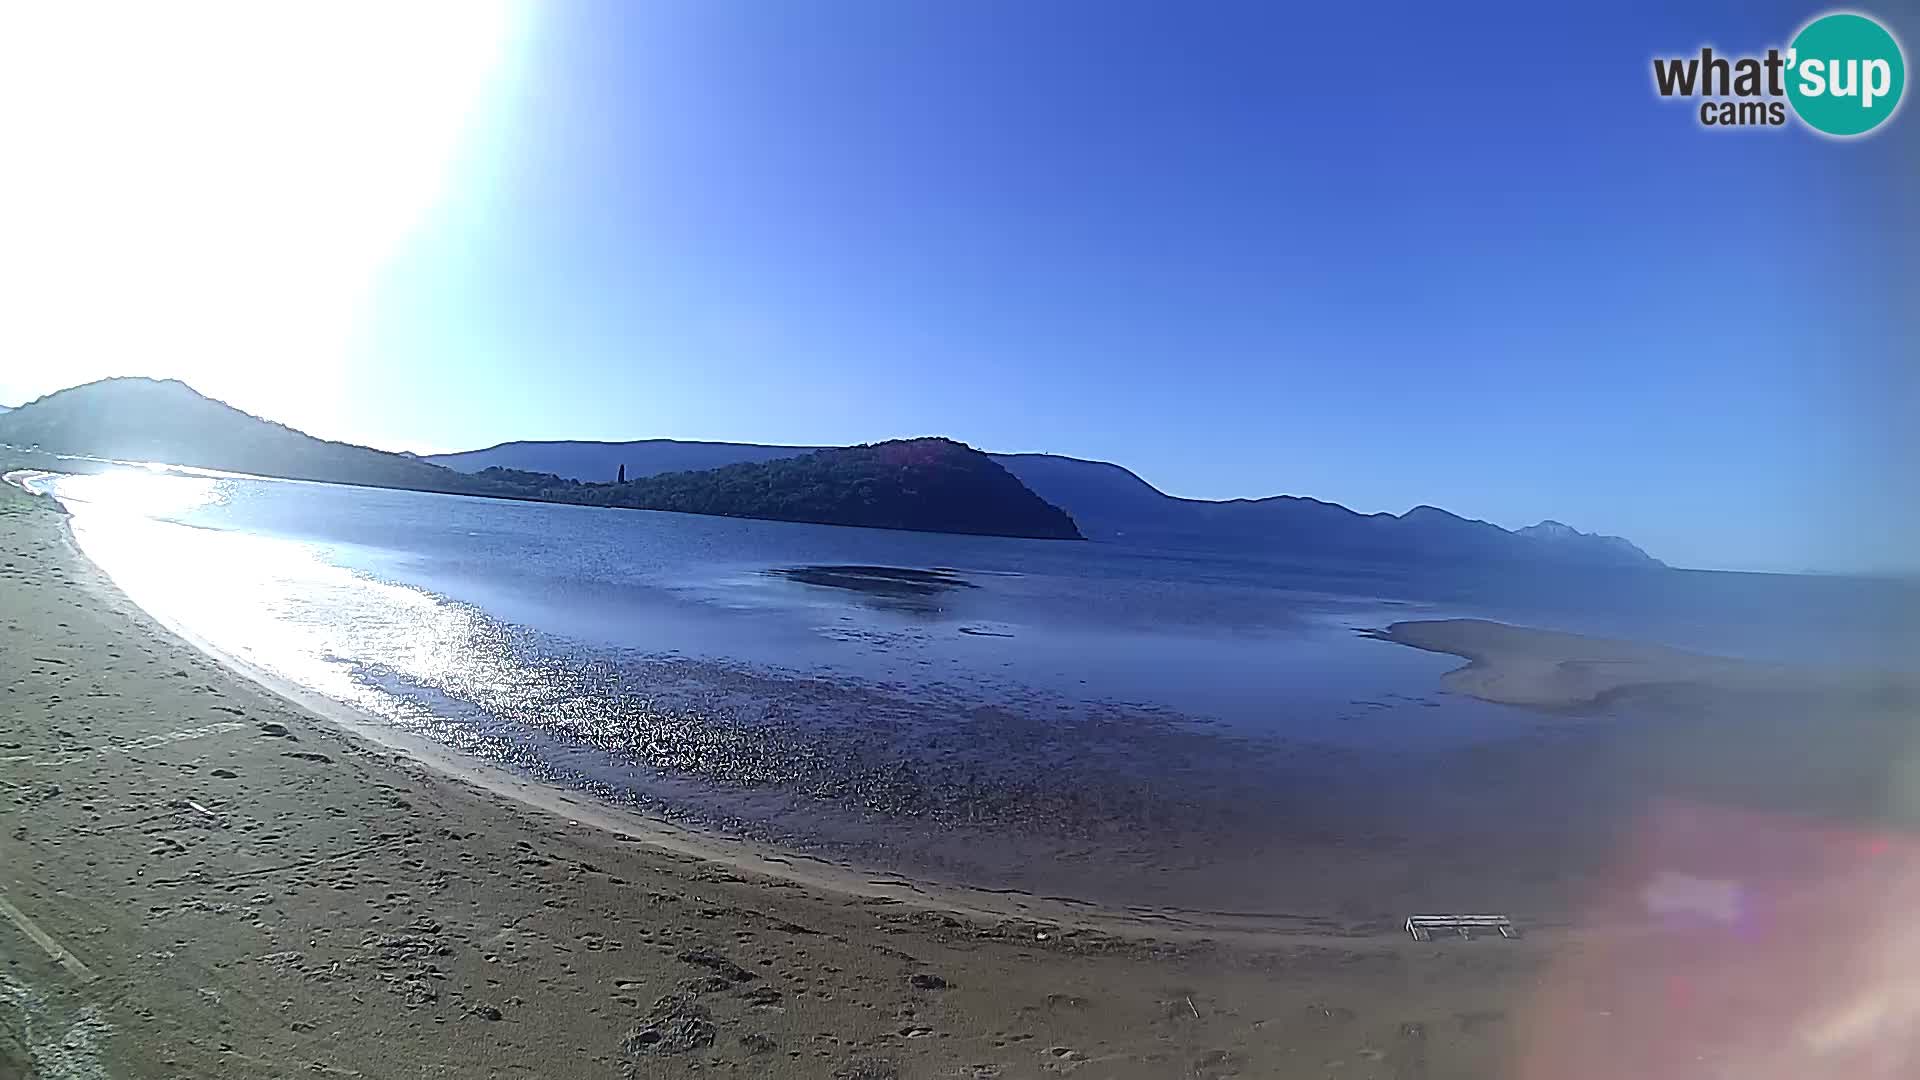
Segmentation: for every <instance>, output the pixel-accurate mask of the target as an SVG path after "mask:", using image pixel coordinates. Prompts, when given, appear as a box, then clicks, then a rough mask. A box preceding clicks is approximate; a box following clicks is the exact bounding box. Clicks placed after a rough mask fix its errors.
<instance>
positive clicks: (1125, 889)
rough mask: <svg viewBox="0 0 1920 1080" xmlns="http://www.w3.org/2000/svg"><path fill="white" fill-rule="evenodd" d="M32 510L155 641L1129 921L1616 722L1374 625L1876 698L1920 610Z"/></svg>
mask: <svg viewBox="0 0 1920 1080" xmlns="http://www.w3.org/2000/svg"><path fill="white" fill-rule="evenodd" d="M31 485H32V486H35V487H37V488H38V489H41V490H48V491H51V492H52V493H53V494H55V495H56V496H58V497H59V498H60V499H61V500H62V501H63V502H64V503H65V504H66V505H67V506H68V508H69V509H70V510H71V511H72V513H73V524H74V530H75V533H76V535H77V537H78V538H79V541H80V543H81V545H82V547H83V548H84V550H85V551H86V552H87V554H88V555H89V556H90V557H91V558H93V559H94V560H95V561H96V562H98V563H99V564H100V565H101V566H102V567H103V568H104V569H106V570H107V572H108V573H110V574H111V575H112V576H113V578H114V579H115V580H116V581H117V582H119V583H120V585H121V586H122V587H123V588H124V589H125V590H126V591H127V592H128V594H129V595H130V596H132V597H133V598H134V600H135V601H136V602H138V603H140V604H141V605H142V606H144V607H146V608H148V609H149V610H151V611H154V612H155V613H156V614H159V615H161V616H162V617H164V618H165V619H167V620H169V621H172V622H175V623H177V624H178V625H181V626H183V627H185V628H187V629H188V630H190V631H191V632H192V633H194V634H195V635H197V636H199V637H201V638H203V639H205V640H206V641H208V642H210V643H211V644H213V645H214V646H216V647H217V648H219V649H220V650H222V651H224V652H227V653H230V654H233V655H236V656H238V657H241V658H243V659H244V660H246V661H248V662H249V663H251V664H253V665H255V666H257V667H259V668H261V669H264V670H266V671H269V672H271V673H273V674H275V675H277V676H279V677H282V678H284V679H288V680H291V681H294V682H296V683H299V684H302V685H304V686H306V687H309V688H310V689H312V690H315V691H318V692H320V693H323V694H325V695H328V696H330V697H332V698H335V699H337V700H340V701H342V702H344V703H347V704H350V705H353V706H355V707H357V708H359V709H361V710H363V711H364V712H366V713H368V714H371V715H372V716H375V717H377V718H380V719H381V720H382V721H384V722H387V723H391V724H394V725H397V726H400V727H404V728H406V729H408V730H410V731H413V732H416V733H419V734H424V735H427V736H429V737H432V738H435V739H437V740H440V741H442V742H444V743H446V744H447V745H449V746H451V747H453V748H455V749H457V750H459V751H461V752H463V753H468V754H473V755H478V756H480V757H483V758H486V759H488V760H490V761H493V762H495V763H497V764H498V765H499V766H500V767H502V768H507V769H512V770H516V771H519V772H522V773H527V774H531V775H534V776H536V777H539V778H542V779H545V780H548V781H551V782H553V783H557V784H562V785H567V786H572V787H577V788H582V789H585V790H589V791H593V792H595V793H597V794H599V795H601V796H603V797H605V798H609V799H613V800H616V801H619V802H623V803H629V804H632V805H635V806H637V807H639V808H641V809H644V810H647V811H649V812H653V813H658V814H663V815H667V816H671V817H675V818H679V819H683V820H690V821H694V822H698V823H703V824H707V825H710V826H714V827H719V828H723V829H727V830H731V831H735V832H738V833H743V834H749V835H754V836H757V837H761V838H765V839H770V840H775V841H778V842H781V843H785V844H789V845H793V846H796V847H801V848H806V849H812V850H818V851H821V852H823V853H829V854H837V855H844V856H848V857H856V858H858V859H862V860H865V861H867V862H868V863H870V864H873V865H878V866H885V867H888V868H893V869H901V870H908V871H917V872H924V873H928V874H931V875H934V876H946V877H951V878H965V879H969V880H973V881H979V882H982V883H989V884H995V885H1006V886H1010V887H1023V888H1033V889H1048V890H1052V891H1069V892H1073V893H1074V894H1075V895H1082V896H1090V897H1094V898H1097V899H1101V900H1107V901H1113V902H1128V903H1164V904H1173V905H1187V906H1205V905H1209V904H1212V905H1219V904H1222V903H1225V904H1230V905H1231V904H1239V905H1248V906H1253V907H1258V906H1259V905H1260V904H1261V902H1262V900H1263V898H1265V897H1268V896H1270V895H1271V893H1272V891H1273V889H1272V881H1271V880H1270V879H1269V878H1268V876H1267V870H1272V869H1273V868H1272V867H1270V866H1268V865H1267V864H1268V863H1271V862H1272V861H1273V860H1275V859H1278V858H1280V856H1279V855H1277V854H1276V852H1280V851H1298V850H1299V849H1300V848H1301V846H1302V845H1303V844H1305V845H1310V844H1311V843H1312V842H1314V841H1315V839H1316V838H1319V839H1321V840H1324V839H1326V838H1327V837H1329V836H1335V835H1344V834H1346V833H1350V832H1351V831H1352V828H1353V826H1351V824H1350V822H1351V820H1352V818H1351V816H1350V815H1348V816H1344V817H1343V816H1342V815H1347V814H1348V811H1347V809H1346V808H1348V807H1349V804H1351V805H1352V806H1358V805H1360V804H1361V803H1362V802H1366V803H1368V804H1369V805H1371V804H1372V803H1375V802H1378V801H1380V800H1378V799H1374V798H1371V797H1369V798H1368V799H1365V800H1361V799H1357V798H1355V797H1354V790H1355V788H1356V786H1366V787H1369V788H1370V789H1371V790H1374V791H1378V790H1382V789H1386V790H1402V789H1405V788H1407V787H1408V785H1407V784H1406V783H1402V782H1400V780H1398V779H1396V778H1405V777H1409V776H1427V775H1430V773H1431V771H1432V768H1433V766H1434V762H1436V761H1441V760H1444V759H1445V758H1446V756H1447V755H1449V754H1452V755H1458V754H1462V753H1472V752H1476V751H1481V752H1484V751H1485V750H1486V749H1487V748H1488V747H1490V746H1495V745H1499V744H1508V743H1513V742H1516V741H1524V740H1530V739H1533V740H1538V739H1552V738H1561V737H1564V736H1565V733H1566V732H1567V731H1568V730H1570V729H1571V730H1577V729H1578V728H1580V727H1581V726H1582V725H1593V724H1604V723H1622V722H1630V718H1624V719H1623V718H1617V717H1599V718H1595V717H1585V718H1566V717H1548V716H1541V715H1535V714H1532V713H1528V712H1524V711H1521V710H1516V709H1508V708H1503V707H1499V706H1494V705H1489V704H1485V703H1481V702H1477V701H1473V700H1470V699H1464V698H1459V697H1456V696H1453V695H1448V694H1445V693H1442V692H1440V691H1439V689H1438V686H1437V679H1438V677H1439V676H1440V675H1441V674H1442V673H1444V672H1445V671H1447V670H1449V669H1450V668H1452V667H1454V666H1457V661H1455V660H1453V659H1452V658H1450V657H1444V656H1435V655H1430V654H1426V653H1421V652H1417V651H1414V650H1411V649H1406V648H1402V647H1399V646H1395V645H1391V644H1386V643H1381V642H1377V641H1371V640H1367V639H1364V638H1361V637H1359V636H1357V635H1356V634H1355V633H1354V631H1355V630H1356V629H1357V628H1364V627H1374V626H1382V625H1385V624H1386V623H1388V622H1392V621H1395V620H1400V619H1420V618H1438V617H1451V616H1477V617H1487V618H1496V619H1501V620H1505V621H1511V622H1517V623H1524V624H1529V625H1536V626H1544V627H1551V628H1556V629H1566V630H1574V631H1582V632H1589V633H1602V634H1610V635H1615V636H1626V637H1634V638H1639V639H1643V640H1655V641H1661V642H1666V643H1670V644H1675V645H1679V646H1683V647H1688V648H1694V649H1699V650H1704V651H1710V652H1718V653H1725V654H1729V655H1739V656H1748V657H1758V658H1765V659H1798V660H1801V661H1811V662H1817V663H1835V662H1845V663H1849V664H1853V665H1858V666H1873V667H1883V668H1904V667H1906V666H1908V658H1910V657H1911V656H1912V655H1914V651H1913V650H1914V646H1915V637H1914V633H1913V627H1912V619H1913V617H1914V613H1915V611H1916V606H1915V601H1914V596H1913V593H1912V592H1911V590H1907V589H1900V588H1895V587H1894V586H1890V585H1886V584H1884V583H1873V582H1861V581H1855V580H1851V579H1840V578H1812V577H1790V576H1777V575H1745V574H1717V573H1698V572H1679V571H1674V572H1625V573H1622V572H1611V573H1605V574H1589V575H1565V574H1558V575H1554V576H1551V577H1543V576H1542V575H1541V574H1540V572H1538V571H1535V570H1527V571H1504V572H1503V571H1499V570H1489V569H1486V568H1481V569H1476V570H1473V571H1461V570H1457V569H1455V570H1452V571H1433V570H1427V571H1414V570H1408V569H1405V568H1383V567H1365V566H1338V565H1303V564H1300V563H1297V562H1291V561H1288V560H1287V559H1285V558H1283V557H1278V556H1271V555H1267V554H1264V553H1261V552H1257V551H1238V552H1231V551H1211V552H1199V551H1166V550H1152V549H1145V548H1133V547H1127V546H1124V545H1120V544H1110V543H1063V542H1047V541H1028V540H1012V539H997V538H981V537H960V536H945V535H931V534H921V533H904V532H885V531H876V530H866V529H843V528H833V527H825V526H810V525H796V524H786V523H777V522H761V521H743V520H732V519H724V518H707V517H695V516H686V515H677V514H665V513H652V512H645V511H623V510H603V509H592V508H582V507H567V506H552V505H541V504H531V503H513V502H499V501H493V500H483V499H467V498H458V497H452V496H441V495H430V494H422V493H415V492H401V491H381V490H371V489H360V488H346V487H335V486H330V485H322V484H308V483H295V482H285V481H267V480H258V479H241V478H232V477H222V476H215V475H200V474H183V473H171V472H160V471H154V470H148V469H138V468H128V469H123V470H120V471H116V472H112V473H106V474H101V475H95V476H62V477H50V476H48V477H41V478H39V479H37V480H34V481H32V482H31ZM1200 852H1205V854H1204V855H1203V854H1199V853H1200ZM1219 860H1226V861H1228V862H1232V863H1233V865H1234V867H1235V869H1234V870H1233V872H1232V873H1231V874H1227V875H1225V876H1222V875H1221V874H1220V873H1218V872H1217V871H1218V866H1217V865H1216V863H1217V862H1218V861H1219ZM1263 860H1264V861H1263ZM1289 865H1290V866H1292V867H1293V869H1294V871H1295V872H1297V871H1298V870H1299V866H1300V864H1299V860H1298V859H1290V861H1289ZM1262 867H1266V868H1267V870H1263V869H1262ZM1275 872H1276V873H1277V871H1275Z"/></svg>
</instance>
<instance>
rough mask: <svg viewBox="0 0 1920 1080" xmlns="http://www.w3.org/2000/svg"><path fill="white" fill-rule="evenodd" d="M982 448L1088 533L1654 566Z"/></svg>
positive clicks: (1517, 536) (684, 449)
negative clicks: (1209, 492)
mask: <svg viewBox="0 0 1920 1080" xmlns="http://www.w3.org/2000/svg"><path fill="white" fill-rule="evenodd" d="M817 449H819V448H818V447H807V446H769V445H763V444H758V443H723V442H682V441H678V440H673V439H644V440H640V441H637V442H510V443H501V444H500V445H498V446H492V447H488V448H487V449H484V450H469V451H465V452H462V453H455V454H434V455H430V456H428V457H425V458H423V459H422V460H424V461H430V462H433V463H435V464H439V465H445V466H447V467H449V468H452V469H458V470H462V471H470V472H477V471H479V470H481V469H485V468H488V467H494V466H497V467H501V468H510V469H526V470H530V471H536V472H552V473H555V474H557V475H560V476H564V477H567V478H569V479H574V480H582V481H586V480H603V479H612V478H613V477H614V476H616V475H617V474H619V473H620V471H621V470H622V469H624V470H625V475H626V476H627V477H628V479H629V480H632V479H636V478H641V477H647V476H653V475H656V474H658V473H662V472H672V471H684V470H700V469H713V468H718V467H721V466H725V465H731V464H736V463H739V462H766V461H774V460H779V459H781V458H791V457H795V456H798V455H801V454H807V453H811V452H813V451H815V450H817ZM989 456H990V457H992V458H993V459H994V460H995V461H997V462H999V463H1000V464H1001V465H1002V466H1003V467H1005V468H1006V470H1007V471H1008V472H1010V473H1012V474H1013V475H1014V476H1016V477H1018V478H1019V479H1020V480H1021V482H1022V483H1024V484H1025V485H1026V486H1027V487H1028V488H1030V489H1032V491H1033V492H1034V493H1035V494H1037V495H1039V496H1040V497H1041V498H1042V499H1045V500H1046V501H1047V502H1050V503H1052V504H1053V505H1055V506H1057V507H1059V508H1061V509H1062V510H1065V511H1066V512H1067V513H1068V514H1070V515H1072V517H1073V520H1074V522H1075V523H1076V524H1077V525H1078V526H1079V527H1080V530H1081V532H1083V533H1084V534H1085V535H1086V536H1088V537H1089V538H1091V539H1095V540H1119V539H1126V540H1128V541H1132V542H1138V543H1143V544H1151V545H1161V546H1167V547H1190V548H1202V549H1206V548H1232V549H1238V550H1244V549H1246V548H1249V547H1261V548H1268V549H1275V550H1283V551H1297V552H1299V553H1301V554H1302V555H1310V556H1323V557H1324V556H1338V557H1343V558H1353V559H1361V560H1366V559H1381V560H1394V561H1408V560H1422V559H1426V560H1442V559H1443V560H1449V561H1524V562H1536V563H1537V562H1547V563H1575V564H1581V565H1598V566H1649V567H1657V566H1662V565H1664V564H1663V563H1661V562H1660V561H1659V560H1657V559H1654V558H1653V557H1652V556H1649V555H1648V554H1647V553H1646V552H1644V551H1642V550H1640V549H1639V548H1638V547H1636V546H1634V545H1633V544H1632V543H1631V542H1629V541H1627V540H1624V539H1621V538H1620V537H1617V536H1601V535H1597V534H1593V533H1584V532H1580V531H1579V530H1577V529H1574V528H1572V527H1570V526H1567V525H1564V524H1562V523H1560V522H1558V521H1542V522H1540V523H1539V524H1538V525H1530V526H1527V527H1526V528H1523V529H1519V530H1514V531H1508V530H1506V529H1503V528H1500V527H1499V526H1497V525H1493V524H1490V523H1488V522H1485V521H1478V520H1474V519H1471V518H1463V517H1460V516H1458V515H1456V514H1452V513H1449V512H1447V511H1445V510H1442V509H1439V508H1438V507H1433V506H1417V507H1414V508H1413V509H1412V510H1409V511H1407V512H1406V513H1404V514H1361V513H1357V512H1355V511H1353V510H1349V509H1347V508H1346V507H1344V506H1341V505H1340V504H1338V503H1330V502H1322V501H1320V500H1318V499H1307V498H1300V497H1297V496H1292V495H1276V496H1272V497H1269V498H1264V499H1231V500H1226V501H1211V500H1205V499H1182V498H1178V497H1175V496H1172V495H1168V494H1167V493H1165V492H1163V491H1161V490H1160V489H1158V488H1156V487H1154V486H1153V485H1152V484H1149V483H1147V482H1146V481H1145V480H1142V479H1141V478H1140V477H1139V476H1137V475H1135V474H1134V473H1133V472H1131V471H1129V470H1128V469H1125V468H1123V467H1121V466H1119V465H1114V464H1111V463H1109V462H1104V461H1087V460H1084V459H1081V458H1072V457H1062V456H1059V455H1055V454H991V455H989Z"/></svg>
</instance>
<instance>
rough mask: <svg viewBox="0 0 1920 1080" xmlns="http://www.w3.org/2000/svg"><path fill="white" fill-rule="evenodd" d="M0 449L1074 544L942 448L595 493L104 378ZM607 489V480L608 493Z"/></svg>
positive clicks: (978, 462) (775, 463)
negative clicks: (397, 450) (340, 437)
mask: <svg viewBox="0 0 1920 1080" xmlns="http://www.w3.org/2000/svg"><path fill="white" fill-rule="evenodd" d="M0 443H4V444H7V445H11V446H15V447H20V448H25V449H33V450H39V451H43V452H47V453H53V454H68V455H78V456H85V457H92V458H109V459H115V460H122V461H158V462H166V463H168V464H173V465H191V466H196V467H199V468H205V469H218V470H224V471H230V472H245V473H255V474H259V475H264V476H283V477H288V478H291V479H296V480H320V481H326V482H329V483H339V484H356V485H361V486H365V487H387V488H408V489H412V490H418V491H433V492H442V493H446V494H454V495H485V496H493V497H497V498H510V499H523V500H531V501H538V502H558V503H572V504H580V505H588V506H607V507H622V508H630V509H642V510H671V511H678V512H682V513H692V514H711V515H722V516H727V517H750V518H767V519H772V520H777V521H802V522H813V523H818V524H824V525H857V526H864V527H868V528H884V529H920V530H925V531H930V532H958V533H974V534H984V535H991V536H1017V537H1028V538H1039V539H1061V540H1078V539H1081V536H1080V532H1079V530H1078V529H1076V528H1075V527H1074V524H1073V520H1072V519H1071V518H1069V517H1068V516H1067V515H1066V514H1065V513H1063V512H1062V511H1061V510H1060V509H1059V508H1058V507H1056V506H1052V505H1050V504H1048V503H1047V502H1046V501H1045V500H1044V499H1042V498H1040V496H1038V495H1035V494H1034V493H1033V492H1032V491H1030V490H1028V488H1027V487H1026V486H1025V485H1023V484H1021V482H1020V481H1019V480H1017V479H1015V478H1014V476H1013V475H1012V474H1011V473H1009V472H1007V470H1006V469H1004V468H1002V467H1001V466H1000V465H999V464H997V463H996V462H994V461H993V460H992V459H991V458H989V457H987V455H985V454H982V453H981V452H979V451H978V450H975V449H973V448H972V447H970V446H965V445H963V444H961V443H957V442H954V441H952V440H951V439H913V440H902V441H895V442H888V443H878V444H874V445H871V446H853V447H832V448H828V449H822V450H817V451H814V452H812V453H807V454H803V455H800V456H794V455H790V454H787V455H781V456H780V458H779V459H778V460H769V461H752V460H742V461H737V462H736V463H734V464H730V465H727V466H725V467H722V468H715V469H706V470H702V471H698V472H671V473H655V474H653V475H650V476H647V477H643V478H637V479H635V480H632V481H628V480H625V479H624V478H621V477H619V476H618V471H617V470H616V473H615V475H614V476H613V477H609V478H608V479H609V482H606V483H582V482H581V481H579V480H575V479H572V478H569V477H562V476H558V475H555V474H553V473H549V472H542V471H535V470H529V469H515V468H506V467H502V466H499V465H493V466H490V467H486V468H482V469H479V470H478V471H475V472H471V473H467V472H460V471H457V470H454V469H449V468H445V467H443V466H440V465H436V464H434V463H432V462H430V461H426V460H422V459H420V458H418V457H415V456H414V455H412V454H394V453H388V452H386V451H384V450H373V449H369V448H367V447H364V446H354V445H351V444H349V443H337V442H328V441H326V440H323V439H316V438H314V437H313V436H311V435H307V434H305V433H303V432H299V431H295V430H293V429H292V428H289V427H286V426H284V425H281V424H275V423H272V422H270V421H266V420H262V419H260V418H258V417H256V416H251V415H248V414H247V413H244V412H241V411H240V410H238V409H235V408H233V407H232V406H230V405H226V404H224V403H222V402H218V401H213V400H210V399H208V398H206V397H203V396H202V395H200V394H199V393H197V392H195V391H194V390H193V389H192V388H191V387H189V386H187V385H186V384H185V383H181V382H176V381H171V380H169V381H164V382H159V381H154V380H151V379H106V380H103V381H100V382H96V383H88V384H87V385H85V386H76V387H73V388H71V389H68V390H62V391H59V392H58V393H54V394H49V395H47V396H46V397H44V398H41V399H40V400H38V401H33V402H29V403H28V404H26V405H24V406H21V407H20V408H19V409H16V410H11V411H9V412H7V413H6V414H5V415H0ZM615 480H618V482H613V481H615Z"/></svg>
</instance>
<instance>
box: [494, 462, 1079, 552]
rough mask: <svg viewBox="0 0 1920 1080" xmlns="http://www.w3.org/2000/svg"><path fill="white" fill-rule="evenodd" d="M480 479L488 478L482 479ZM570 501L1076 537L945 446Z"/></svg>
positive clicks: (1063, 520)
mask: <svg viewBox="0 0 1920 1080" xmlns="http://www.w3.org/2000/svg"><path fill="white" fill-rule="evenodd" d="M478 475H482V476H484V475H486V473H484V472H483V473H480V474H478ZM566 498H567V501H569V502H582V503H588V504H591V505H598V506H625V507H632V508H635V509H642V510H674V511H679V512H681V513H687V514H717V515H722V516H726V517H752V518H771V519H773V520H776V521H811V522H820V523H823V524H828V525H859V526H864V527H867V528H874V529H918V530H921V531H925V532H951V533H975V534H981V535H989V536H1022V537H1033V538H1038V539H1049V540H1078V539H1081V536H1080V530H1079V529H1078V528H1077V527H1075V525H1074V523H1073V519H1072V518H1070V517H1068V516H1067V515H1066V513H1065V511H1062V510H1061V509H1060V508H1059V507H1057V506H1054V505H1053V504H1051V503H1049V502H1047V501H1046V500H1045V499H1042V498H1041V497H1040V496H1038V495H1035V494H1034V493H1033V492H1032V491H1031V490H1030V489H1029V488H1028V487H1027V486H1026V485H1025V484H1022V483H1021V482H1020V481H1019V480H1018V479H1016V478H1015V477H1014V475H1013V474H1012V473H1010V472H1008V471H1007V470H1006V469H1004V468H1002V467H1001V466H1000V464H999V463H998V462H996V461H994V460H993V459H992V458H990V457H988V456H987V455H986V454H983V453H981V452H980V451H978V450H975V449H974V448H972V447H970V446H967V445H965V444H963V443H957V442H954V441H953V440H951V439H933V438H930V439H905V440H898V441H894V442H883V443H873V444H870V445H865V446H849V447H841V448H836V449H831V450H819V451H815V452H813V453H810V454H802V455H800V456H798V457H789V458H781V459H779V460H776V461H762V462H746V463H742V464H738V465H727V466H723V467H721V468H718V469H707V470H704V471H701V472H676V473H660V474H657V475H654V476H648V477H644V478H642V479H639V480H630V481H628V482H626V483H624V484H588V485H582V486H580V487H576V488H570V489H568V494H567V496H566Z"/></svg>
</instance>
